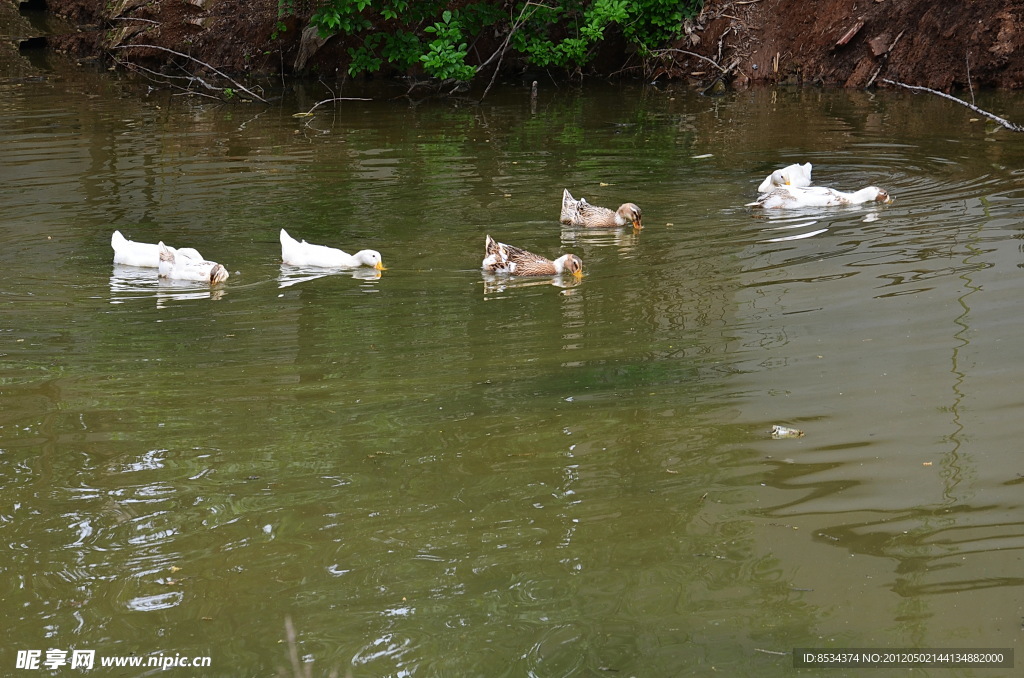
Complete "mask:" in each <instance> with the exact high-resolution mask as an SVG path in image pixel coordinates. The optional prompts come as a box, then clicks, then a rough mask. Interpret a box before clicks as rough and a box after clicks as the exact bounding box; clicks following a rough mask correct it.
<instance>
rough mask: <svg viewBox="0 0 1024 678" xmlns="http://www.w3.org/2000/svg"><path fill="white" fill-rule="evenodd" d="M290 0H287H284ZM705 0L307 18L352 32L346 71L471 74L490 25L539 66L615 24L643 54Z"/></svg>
mask: <svg viewBox="0 0 1024 678" xmlns="http://www.w3.org/2000/svg"><path fill="white" fill-rule="evenodd" d="M281 1H282V2H288V0H281ZM702 4H703V0H551V1H550V2H549V3H545V4H541V3H539V2H536V0H506V1H505V2H480V3H474V4H467V5H462V6H459V7H458V8H457V9H455V8H448V7H454V6H456V5H459V3H446V2H443V0H326V1H325V2H324V3H323V4H322V6H321V7H320V9H319V10H317V11H316V13H314V14H313V16H312V18H311V19H310V23H311V24H312V25H314V26H316V27H317V28H318V29H319V31H320V35H321V36H323V37H327V36H330V35H336V34H338V35H343V36H350V37H352V38H354V39H355V41H356V42H357V43H358V45H357V46H355V47H352V48H350V49H349V56H350V57H351V62H350V64H349V69H348V70H349V73H350V74H352V75H357V74H359V73H364V72H366V73H372V72H375V71H378V70H380V68H381V67H383V65H384V64H385V63H387V64H390V65H392V66H394V67H397V68H402V69H408V68H410V67H412V66H414V65H417V64H418V65H420V66H422V68H423V70H424V72H425V73H427V74H428V75H431V76H433V77H437V78H441V79H455V80H471V79H472V78H473V77H474V76H475V75H476V72H477V67H476V66H473V65H470V64H467V63H466V57H467V56H468V53H469V48H468V44H469V42H470V41H472V40H473V39H475V38H476V37H478V36H480V35H482V34H483V33H484V32H485V31H490V32H491V33H492V34H496V35H497V36H498V37H499V39H504V36H505V35H507V32H508V31H509V30H513V29H514V30H515V32H514V34H513V35H512V37H511V40H510V42H509V47H510V48H511V49H512V50H513V51H514V52H517V53H519V54H520V55H522V56H523V58H524V59H525V60H526V62H527V63H529V64H531V65H533V66H537V67H550V66H557V67H564V68H573V67H577V66H582V65H585V64H586V63H588V62H589V61H590V59H592V58H593V55H594V53H595V51H596V48H597V47H598V46H599V45H600V44H601V43H602V42H603V41H604V40H605V39H606V38H607V37H608V36H609V33H608V31H609V30H612V29H616V30H618V31H619V33H620V34H621V35H622V36H623V38H625V40H626V41H627V42H628V43H629V44H632V45H634V46H635V47H637V48H638V51H639V52H640V53H641V54H642V55H643V54H647V53H649V52H650V51H651V50H653V49H655V48H657V47H660V46H663V45H665V44H667V43H669V42H671V41H672V40H674V39H675V38H677V37H679V35H680V34H681V30H682V23H683V20H684V19H685V18H686V17H689V16H694V15H695V14H696V13H697V12H699V11H700V8H701V6H702Z"/></svg>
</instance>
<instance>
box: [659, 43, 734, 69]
mask: <svg viewBox="0 0 1024 678" xmlns="http://www.w3.org/2000/svg"><path fill="white" fill-rule="evenodd" d="M669 52H679V53H680V54H687V55H689V56H692V57H697V58H698V59H702V60H704V61H706V62H708V63H709V64H711V65H712V66H714V67H715V68H717V69H718V70H719V71H721V72H722V73H726V72H728V70H727V69H725V68H722V67H721V66H719V65H718V64H717V63H715V61H714V60H712V59H709V58H707V57H706V56H701V55H700V54H697V53H696V52H687V51H686V50H685V49H659V50H654V51H652V52H651V54H653V55H654V56H661V55H663V54H667V53H669Z"/></svg>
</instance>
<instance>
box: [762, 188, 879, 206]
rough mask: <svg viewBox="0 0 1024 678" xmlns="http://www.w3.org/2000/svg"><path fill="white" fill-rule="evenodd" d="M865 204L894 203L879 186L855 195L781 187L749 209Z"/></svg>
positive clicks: (816, 189)
mask: <svg viewBox="0 0 1024 678" xmlns="http://www.w3.org/2000/svg"><path fill="white" fill-rule="evenodd" d="M865 202H881V203H889V202H892V198H890V197H889V194H888V193H887V192H886V191H885V190H883V189H881V188H878V187H877V186H868V187H867V188H862V189H860V190H859V191H855V192H853V193H843V192H842V191H837V190H835V189H834V188H826V187H825V186H805V187H803V188H800V187H797V186H780V187H778V188H775V189H773V190H772V191H770V192H768V193H765V194H764V195H762V196H761V197H760V198H758V199H757V200H755V201H754V202H751V203H747V207H764V208H765V209H779V208H797V207H836V206H839V205H860V204H862V203H865Z"/></svg>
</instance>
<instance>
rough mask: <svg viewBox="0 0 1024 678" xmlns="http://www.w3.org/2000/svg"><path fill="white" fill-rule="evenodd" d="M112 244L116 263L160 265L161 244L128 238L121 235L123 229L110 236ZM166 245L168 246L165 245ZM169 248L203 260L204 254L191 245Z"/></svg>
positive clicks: (177, 252) (176, 252) (183, 254)
mask: <svg viewBox="0 0 1024 678" xmlns="http://www.w3.org/2000/svg"><path fill="white" fill-rule="evenodd" d="M110 246H111V247H112V248H114V263H115V264H123V265H125V266H145V267H146V268H159V267H160V246H159V245H153V244H150V243H148V242H135V241H133V240H128V239H127V238H125V237H124V236H123V235H121V231H114V234H113V235H112V236H110ZM165 247H167V246H166V245H165ZM167 249H169V250H171V251H172V252H174V253H175V254H178V255H180V256H182V257H187V258H189V259H195V260H197V261H202V260H203V255H201V254H200V253H199V252H197V251H195V250H194V249H192V248H191V247H182V248H180V249H174V248H173V247H167Z"/></svg>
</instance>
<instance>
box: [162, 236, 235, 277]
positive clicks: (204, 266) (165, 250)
mask: <svg viewBox="0 0 1024 678" xmlns="http://www.w3.org/2000/svg"><path fill="white" fill-rule="evenodd" d="M157 247H158V248H159V249H160V266H159V270H160V277H161V278H167V279H168V280H192V281H194V282H205V283H209V284H210V285H216V284H217V283H222V282H224V281H225V280H227V279H228V269H226V268H224V267H223V266H221V265H220V264H218V263H217V262H215V261H205V260H203V259H201V258H200V259H193V258H192V257H184V256H181V253H180V251H178V252H176V251H175V250H174V249H172V248H170V247H168V246H167V245H165V244H163V243H162V242H161V243H158V244H157Z"/></svg>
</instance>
